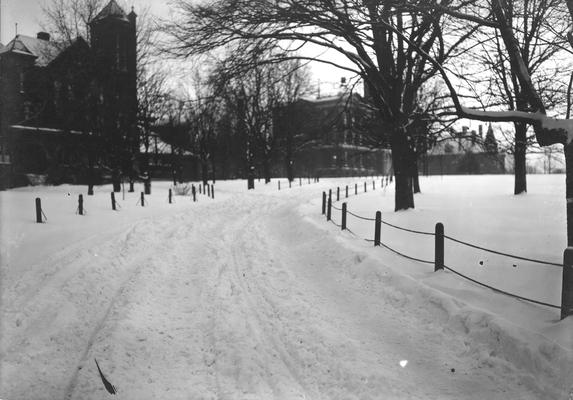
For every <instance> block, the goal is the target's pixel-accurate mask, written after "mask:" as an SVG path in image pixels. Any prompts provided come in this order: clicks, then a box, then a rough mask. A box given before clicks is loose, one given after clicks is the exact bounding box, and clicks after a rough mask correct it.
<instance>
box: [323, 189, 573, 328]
mask: <svg viewBox="0 0 573 400" xmlns="http://www.w3.org/2000/svg"><path fill="white" fill-rule="evenodd" d="M372 184H373V187H374V182H373V183H372ZM364 189H366V183H365V184H364ZM346 191H347V192H348V186H346ZM339 197H340V188H336V200H337V201H338V200H339ZM346 197H348V193H347V194H346ZM325 214H326V220H327V221H330V220H331V219H332V190H329V191H328V195H327V194H326V192H322V215H325ZM346 215H347V205H346V202H344V203H342V217H341V224H340V228H341V230H343V231H344V230H346V229H347V227H346ZM381 227H382V213H381V212H380V211H376V215H375V218H374V246H380V239H381V235H380V232H381ZM434 238H435V240H434V271H435V272H436V271H440V270H443V269H444V265H445V264H444V252H445V251H444V247H445V246H444V225H443V224H442V223H441V222H438V223H437V224H436V226H435V231H434ZM571 315H573V247H568V248H567V249H565V251H564V253H563V277H562V289H561V319H564V318H566V317H568V316H571Z"/></svg>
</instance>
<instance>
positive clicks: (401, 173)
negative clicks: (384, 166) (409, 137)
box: [391, 130, 414, 211]
mask: <svg viewBox="0 0 573 400" xmlns="http://www.w3.org/2000/svg"><path fill="white" fill-rule="evenodd" d="M403 133H404V132H402V130H398V131H397V132H395V133H394V134H393V135H392V141H391V150H392V166H393V168H394V177H395V178H396V186H395V196H394V203H395V204H394V210H395V211H398V210H407V209H409V208H414V193H413V191H412V173H411V166H410V163H411V162H412V161H411V154H410V153H411V151H410V149H409V147H408V142H407V141H406V137H405V135H404V134H403Z"/></svg>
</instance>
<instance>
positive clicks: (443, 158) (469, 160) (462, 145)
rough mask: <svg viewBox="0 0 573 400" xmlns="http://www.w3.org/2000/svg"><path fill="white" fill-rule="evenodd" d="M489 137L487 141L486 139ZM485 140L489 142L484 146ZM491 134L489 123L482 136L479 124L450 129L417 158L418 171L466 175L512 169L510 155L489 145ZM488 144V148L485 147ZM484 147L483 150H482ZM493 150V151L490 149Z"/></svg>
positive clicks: (491, 140) (502, 172)
mask: <svg viewBox="0 0 573 400" xmlns="http://www.w3.org/2000/svg"><path fill="white" fill-rule="evenodd" d="M486 137H489V138H490V139H489V140H486ZM487 143H492V144H491V145H489V146H486V144H487ZM494 143H496V142H495V136H494V135H493V127H492V126H491V124H489V127H488V132H487V133H486V135H485V136H484V134H483V127H482V125H479V131H478V132H476V131H471V132H470V131H469V129H468V128H467V127H465V126H464V127H463V128H462V130H461V131H455V130H453V129H452V130H450V131H449V132H448V133H446V134H444V135H443V136H442V137H441V138H439V139H438V140H437V141H436V142H435V143H434V144H433V146H432V147H431V149H430V150H429V151H428V153H427V154H426V155H424V156H422V158H421V159H420V162H419V164H420V165H419V169H420V173H422V174H426V175H469V174H505V173H508V172H510V171H511V170H512V168H513V157H512V156H511V155H508V154H505V153H499V152H497V145H495V146H494V145H493V144H494ZM488 147H489V148H488ZM486 148H487V150H486ZM493 149H495V150H493Z"/></svg>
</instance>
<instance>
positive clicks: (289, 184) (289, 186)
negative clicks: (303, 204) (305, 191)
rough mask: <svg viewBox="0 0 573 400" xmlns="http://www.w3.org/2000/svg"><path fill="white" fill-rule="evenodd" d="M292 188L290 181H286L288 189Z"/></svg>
mask: <svg viewBox="0 0 573 400" xmlns="http://www.w3.org/2000/svg"><path fill="white" fill-rule="evenodd" d="M291 187H292V181H288V188H289V189H290V188H291Z"/></svg>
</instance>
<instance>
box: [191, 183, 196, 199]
mask: <svg viewBox="0 0 573 400" xmlns="http://www.w3.org/2000/svg"><path fill="white" fill-rule="evenodd" d="M191 194H192V195H193V201H197V191H196V190H195V185H191Z"/></svg>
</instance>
